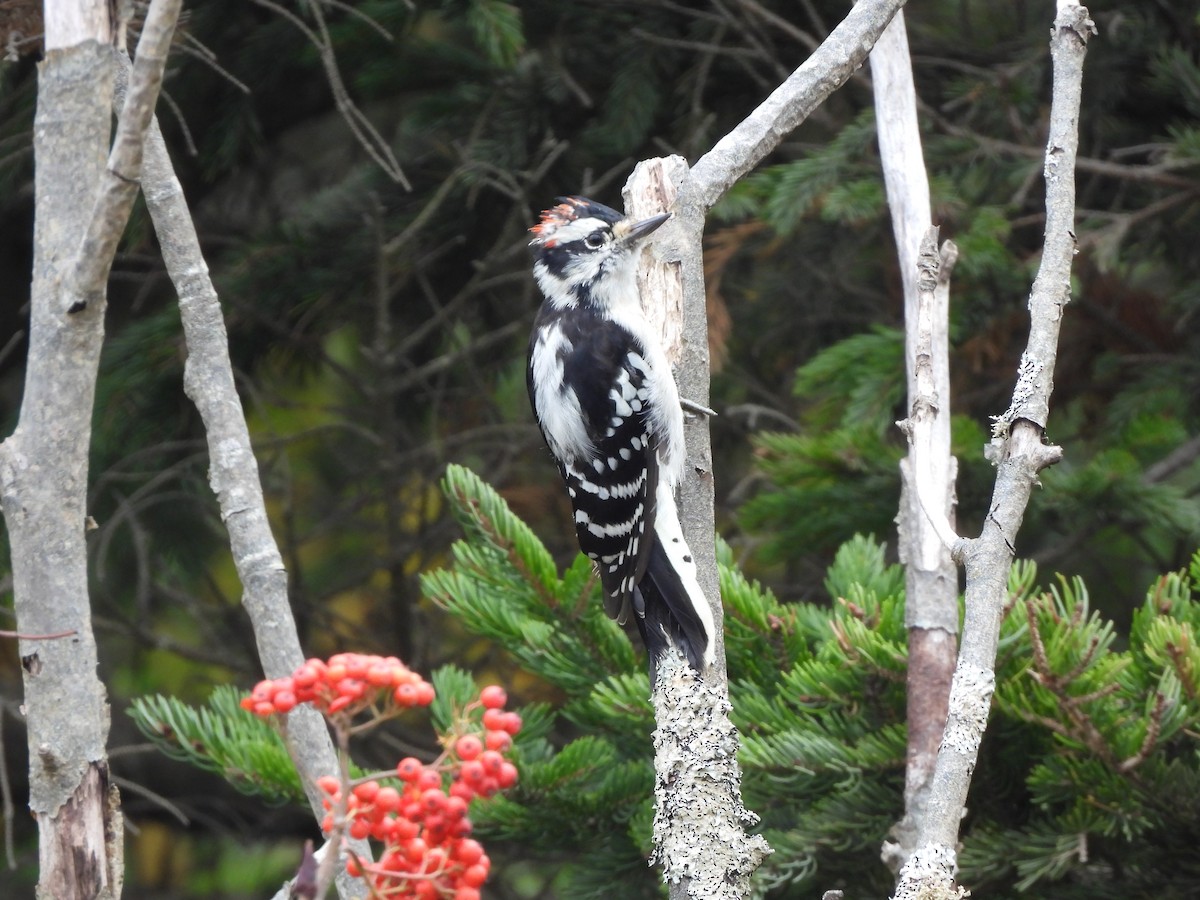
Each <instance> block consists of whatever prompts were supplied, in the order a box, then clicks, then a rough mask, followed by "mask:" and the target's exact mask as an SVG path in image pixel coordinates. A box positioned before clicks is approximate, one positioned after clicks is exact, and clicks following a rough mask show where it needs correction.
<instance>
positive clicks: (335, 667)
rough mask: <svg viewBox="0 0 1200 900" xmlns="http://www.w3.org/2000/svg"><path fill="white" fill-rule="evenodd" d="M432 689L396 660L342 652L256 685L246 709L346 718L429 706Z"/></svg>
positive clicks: (244, 705) (245, 701)
mask: <svg viewBox="0 0 1200 900" xmlns="http://www.w3.org/2000/svg"><path fill="white" fill-rule="evenodd" d="M432 702H433V685H431V684H429V683H428V682H427V681H425V680H424V679H423V678H421V676H420V675H418V674H417V673H416V672H413V671H412V670H410V669H409V668H408V666H406V665H404V663H402V662H401V661H400V660H398V659H397V658H396V657H394V656H371V655H368V654H365V653H338V654H336V655H334V656H331V657H329V661H328V662H326V661H325V660H323V659H310V660H307V661H306V662H305V663H304V665H302V666H300V668H298V669H297V670H296V671H295V672H293V673H292V674H291V675H289V676H288V677H286V678H269V679H267V680H266V681H260V682H259V683H258V684H256V685H255V686H254V690H253V691H251V692H250V696H249V697H245V698H243V699H242V708H243V709H247V710H249V711H250V712H252V713H254V714H256V715H259V716H270V715H273V714H275V713H286V712H290V711H291V710H292V708H293V707H295V706H296V704H297V703H311V704H312V705H313V706H315V707H316V708H317V709H318V710H320V711H321V712H322V713H324V714H325V715H328V716H331V715H334V714H336V713H345V714H346V715H347V716H353V715H354V714H356V713H358V712H361V711H362V710H364V709H366V708H367V707H370V706H381V705H382V706H384V707H386V706H388V705H389V704H393V705H394V706H395V707H409V706H428V705H429V704H430V703H432Z"/></svg>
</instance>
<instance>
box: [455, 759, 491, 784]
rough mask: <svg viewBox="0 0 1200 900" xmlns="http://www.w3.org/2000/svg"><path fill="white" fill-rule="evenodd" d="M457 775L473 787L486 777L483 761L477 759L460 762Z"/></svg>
mask: <svg viewBox="0 0 1200 900" xmlns="http://www.w3.org/2000/svg"><path fill="white" fill-rule="evenodd" d="M459 776H460V777H461V778H462V780H463V781H464V782H465V783H466V784H469V785H471V786H472V787H474V786H475V785H477V784H479V783H480V782H481V781H483V779H484V778H486V777H487V771H486V770H485V769H484V768H483V763H482V762H480V761H479V760H477V759H473V760H471V761H470V762H465V763H463V764H462V768H461V769H460V770H459Z"/></svg>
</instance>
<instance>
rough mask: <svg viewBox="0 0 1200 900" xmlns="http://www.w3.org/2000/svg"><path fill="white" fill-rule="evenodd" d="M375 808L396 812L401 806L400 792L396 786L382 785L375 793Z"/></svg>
mask: <svg viewBox="0 0 1200 900" xmlns="http://www.w3.org/2000/svg"><path fill="white" fill-rule="evenodd" d="M375 808H376V809H377V810H379V812H381V813H390V812H395V811H396V810H398V809H399V808H400V792H399V791H398V790H396V789H395V788H394V787H382V788H380V789H379V793H377V794H376V795H375Z"/></svg>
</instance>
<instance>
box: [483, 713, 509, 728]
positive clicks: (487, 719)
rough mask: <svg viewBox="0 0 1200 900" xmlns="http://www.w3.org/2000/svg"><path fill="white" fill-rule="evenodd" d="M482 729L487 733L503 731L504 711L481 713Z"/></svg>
mask: <svg viewBox="0 0 1200 900" xmlns="http://www.w3.org/2000/svg"><path fill="white" fill-rule="evenodd" d="M483 727H484V728H486V729H487V730H488V731H503V730H504V710H502V709H485V710H484V711H483Z"/></svg>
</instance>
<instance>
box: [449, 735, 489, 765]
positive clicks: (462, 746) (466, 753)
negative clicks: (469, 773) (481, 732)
mask: <svg viewBox="0 0 1200 900" xmlns="http://www.w3.org/2000/svg"><path fill="white" fill-rule="evenodd" d="M454 752H455V753H457V754H458V758H459V759H461V760H464V761H466V760H471V759H475V758H476V757H477V756H479V754H480V753H482V752H483V742H482V741H480V740H479V738H478V737H476V736H475V735H473V734H465V735H463V736H462V737H460V738H459V739H458V740H457V741H455V742H454Z"/></svg>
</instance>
